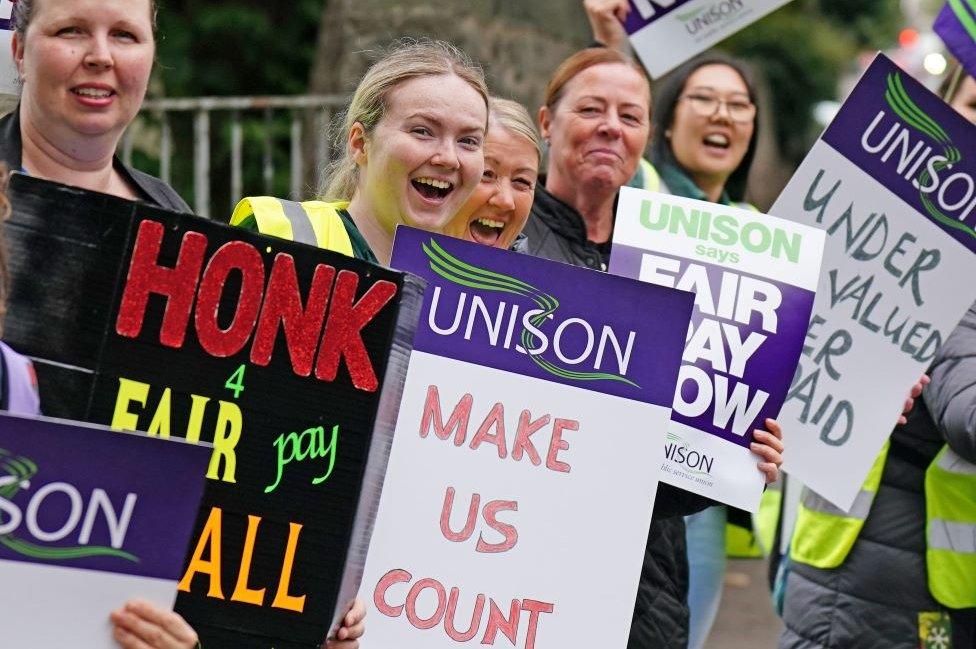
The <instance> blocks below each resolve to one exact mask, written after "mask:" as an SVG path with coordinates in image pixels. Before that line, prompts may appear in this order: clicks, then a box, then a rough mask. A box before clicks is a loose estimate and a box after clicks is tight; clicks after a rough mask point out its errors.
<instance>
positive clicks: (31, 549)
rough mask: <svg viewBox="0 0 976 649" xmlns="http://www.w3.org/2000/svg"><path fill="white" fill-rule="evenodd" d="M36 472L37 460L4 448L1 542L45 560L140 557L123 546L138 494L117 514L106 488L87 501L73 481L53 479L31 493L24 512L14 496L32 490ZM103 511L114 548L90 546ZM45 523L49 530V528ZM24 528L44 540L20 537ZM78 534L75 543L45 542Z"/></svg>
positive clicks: (0, 466)
mask: <svg viewBox="0 0 976 649" xmlns="http://www.w3.org/2000/svg"><path fill="white" fill-rule="evenodd" d="M37 470H38V469H37V464H35V463H34V461H33V460H30V459H29V458H25V457H14V456H12V455H11V454H10V453H9V452H7V451H5V450H4V449H0V543H2V544H3V545H4V546H6V547H7V548H8V549H10V550H12V551H13V552H16V553H18V554H22V555H24V556H27V557H30V558H32V559H39V560H42V561H68V560H72V559H84V558H88V557H115V558H118V559H124V560H126V561H133V562H138V561H139V558H138V557H136V556H135V555H133V554H130V553H128V552H125V551H124V550H121V549H120V548H121V547H122V545H123V543H124V542H125V536H126V532H127V531H128V528H129V522H130V520H131V519H132V512H133V510H134V509H135V505H136V499H137V496H136V494H133V493H130V494H128V495H126V497H125V502H124V503H123V505H122V510H121V512H119V511H117V510H116V509H115V507H114V506H113V505H112V502H111V499H110V498H109V497H108V494H107V493H105V491H104V490H102V489H94V490H93V491H92V493H91V495H90V496H89V498H88V502H87V504H86V503H85V502H84V499H83V497H82V495H81V492H80V491H79V490H78V488H77V487H75V486H74V485H72V484H70V483H67V482H49V483H47V484H45V485H44V486H42V487H41V488H40V489H37V490H36V491H35V492H33V494H32V495H31V497H30V498H29V499H27V506H26V509H25V510H21V508H20V506H18V505H17V504H16V503H14V502H13V501H14V498H15V497H16V496H17V494H18V493H20V492H21V491H22V490H23V491H27V490H29V489H31V487H32V485H31V479H32V478H33V477H34V476H35V475H37ZM65 500H67V510H66V509H65ZM100 512H101V514H102V518H104V520H105V523H106V525H107V526H108V531H109V538H110V540H111V547H106V546H100V545H90V544H89V542H90V541H91V537H92V532H93V531H94V529H95V524H96V522H97V520H98V518H99V513H100ZM55 519H56V520H55ZM42 520H43V524H42V522H41V521H42ZM45 525H47V526H49V529H45V528H44V526H45ZM22 527H24V528H26V531H27V533H28V534H29V535H30V536H31V537H33V539H34V540H36V541H40V544H38V543H34V542H31V541H27V540H25V539H24V538H22V537H19V536H17V534H19V533H20V531H21V528H22ZM75 532H77V539H78V541H77V543H78V545H76V546H69V547H63V546H55V547H52V546H48V545H43V544H46V543H57V542H60V541H63V540H64V539H66V538H68V537H72V538H74V534H75Z"/></svg>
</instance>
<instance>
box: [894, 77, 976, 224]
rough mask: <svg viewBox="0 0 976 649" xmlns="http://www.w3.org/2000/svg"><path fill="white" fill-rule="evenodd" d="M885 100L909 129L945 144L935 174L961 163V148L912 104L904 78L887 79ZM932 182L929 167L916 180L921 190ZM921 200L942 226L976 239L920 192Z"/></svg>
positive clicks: (960, 222)
mask: <svg viewBox="0 0 976 649" xmlns="http://www.w3.org/2000/svg"><path fill="white" fill-rule="evenodd" d="M885 101H886V102H888V106H890V107H891V110H893V111H894V112H895V114H896V115H898V117H900V118H901V119H902V120H904V121H905V123H907V124H908V125H909V126H911V127H912V128H914V129H915V130H916V131H919V132H921V133H923V134H925V135H927V136H929V137H930V138H932V139H933V140H935V141H936V142H938V143H939V144H941V145H942V155H943V156H945V158H946V160H945V161H940V162H936V163H935V164H934V165H933V167H934V168H935V170H936V171H942V170H943V169H945V168H946V167H948V166H949V165H952V164H955V163H957V162H959V161H960V160H962V154H961V153H960V152H959V149H958V148H957V147H956V146H955V145H954V144H953V143H952V140H951V139H950V138H949V135H948V134H947V133H946V132H945V129H943V128H942V127H941V126H939V125H938V124H937V123H936V121H935V120H934V119H932V118H931V117H929V115H928V114H927V113H926V112H925V111H923V110H922V109H921V108H919V106H918V104H916V103H915V102H914V101H912V98H911V97H909V96H908V92H907V91H906V90H905V86H904V84H902V81H901V75H900V74H898V73H896V72H892V73H890V74H888V77H887V89H886V90H885ZM931 179H932V176H931V174H930V173H929V170H928V165H926V168H925V169H923V170H922V171H921V172H920V173H919V176H918V178H917V179H916V181H917V182H918V184H919V187H920V188H921V187H924V186H925V185H926V184H927V183H928V182H929V181H930V180H931ZM918 197H919V200H921V201H922V206H923V207H924V208H925V211H926V212H928V213H929V216H931V217H932V218H933V219H935V220H936V221H938V222H939V223H941V224H943V225H945V226H946V227H950V228H952V229H954V230H959V231H960V232H964V233H966V234H968V235H969V236H971V237H973V238H976V231H974V230H973V228H971V227H970V226H968V225H966V224H965V223H963V222H962V221H959V220H958V219H954V218H952V217H951V216H948V215H947V214H944V213H943V212H942V210H940V209H939V208H938V207H937V206H936V205H935V203H933V202H932V201H931V199H929V196H928V195H927V194H926V193H925V192H923V191H922V190H921V189H919V191H918Z"/></svg>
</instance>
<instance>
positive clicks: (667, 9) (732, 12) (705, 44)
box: [624, 0, 790, 79]
mask: <svg viewBox="0 0 976 649" xmlns="http://www.w3.org/2000/svg"><path fill="white" fill-rule="evenodd" d="M788 2H790V0H630V13H629V14H628V15H627V19H626V20H625V21H624V29H625V30H626V31H627V34H628V35H629V37H630V44H631V46H632V47H633V48H634V51H635V52H637V55H638V56H639V57H640V59H641V62H642V63H643V64H644V67H645V68H646V69H647V72H648V73H649V74H650V75H651V77H653V78H655V79H656V78H658V77H660V76H663V75H664V74H666V73H668V72H670V71H671V70H673V69H674V68H676V67H678V66H679V65H681V64H682V63H684V62H685V61H687V60H688V59H690V58H692V57H693V56H695V55H696V54H698V53H700V52H704V51H705V50H707V49H708V48H709V47H711V46H712V45H715V44H716V43H718V42H719V41H722V40H724V39H726V38H728V37H729V36H731V35H732V34H734V33H736V32H737V31H739V30H740V29H742V28H744V27H746V26H748V25H751V24H752V23H754V22H756V21H757V20H759V19H760V18H762V17H763V16H765V15H766V14H768V13H770V12H771V11H773V10H775V9H778V8H780V7H782V6H783V5H785V4H787V3H788Z"/></svg>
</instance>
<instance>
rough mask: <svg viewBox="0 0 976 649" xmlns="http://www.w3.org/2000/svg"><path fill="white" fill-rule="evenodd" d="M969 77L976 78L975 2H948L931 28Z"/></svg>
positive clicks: (953, 0) (973, 0) (955, 0)
mask: <svg viewBox="0 0 976 649" xmlns="http://www.w3.org/2000/svg"><path fill="white" fill-rule="evenodd" d="M932 27H933V29H934V30H935V33H936V34H938V35H939V37H940V38H941V39H942V41H943V42H944V43H945V44H946V47H947V48H949V51H950V52H952V55H953V56H954V57H956V58H957V59H959V62H960V63H961V64H962V67H963V68H965V70H966V72H967V73H968V74H969V75H970V76H976V0H949V1H948V2H946V5H945V7H943V8H942V11H940V12H939V15H938V16H937V17H936V19H935V24H934V25H933V26H932Z"/></svg>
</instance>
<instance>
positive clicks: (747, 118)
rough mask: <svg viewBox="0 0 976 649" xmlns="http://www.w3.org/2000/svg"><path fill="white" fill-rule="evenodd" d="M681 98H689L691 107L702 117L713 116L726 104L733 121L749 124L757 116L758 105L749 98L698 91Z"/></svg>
mask: <svg viewBox="0 0 976 649" xmlns="http://www.w3.org/2000/svg"><path fill="white" fill-rule="evenodd" d="M681 98H682V99H685V100H687V101H688V103H689V104H690V105H691V109H692V110H693V111H695V113H696V114H697V115H698V116H700V117H711V116H712V115H714V114H715V113H717V112H718V110H719V108H721V107H722V106H725V110H726V111H727V112H728V114H729V118H730V119H731V120H732V121H733V122H736V123H739V124H748V123H749V122H751V121H752V120H754V119H755V118H756V105H755V104H754V103H752V102H751V101H749V100H748V99H722V98H721V97H717V96H715V95H707V94H704V93H698V92H695V93H691V94H687V95H683V96H682V97H681Z"/></svg>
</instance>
